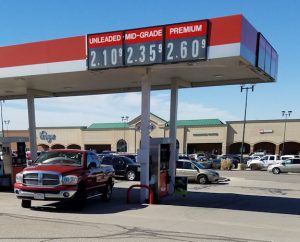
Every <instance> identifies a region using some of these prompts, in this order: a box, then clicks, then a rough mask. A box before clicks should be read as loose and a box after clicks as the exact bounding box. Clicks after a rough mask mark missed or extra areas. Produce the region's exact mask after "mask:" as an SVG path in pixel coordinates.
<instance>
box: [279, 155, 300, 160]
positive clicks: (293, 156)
mask: <svg viewBox="0 0 300 242" xmlns="http://www.w3.org/2000/svg"><path fill="white" fill-rule="evenodd" d="M292 158H300V156H299V155H282V156H280V160H287V159H292Z"/></svg>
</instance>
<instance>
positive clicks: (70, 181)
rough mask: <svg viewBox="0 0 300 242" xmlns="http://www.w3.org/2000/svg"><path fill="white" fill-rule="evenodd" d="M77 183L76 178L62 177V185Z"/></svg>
mask: <svg viewBox="0 0 300 242" xmlns="http://www.w3.org/2000/svg"><path fill="white" fill-rule="evenodd" d="M77 183H78V176H72V175H70V176H64V177H63V178H62V184H63V185H76V184H77Z"/></svg>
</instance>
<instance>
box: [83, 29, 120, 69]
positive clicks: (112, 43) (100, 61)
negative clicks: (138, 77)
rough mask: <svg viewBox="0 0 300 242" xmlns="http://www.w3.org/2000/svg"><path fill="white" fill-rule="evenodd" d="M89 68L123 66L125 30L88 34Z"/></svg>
mask: <svg viewBox="0 0 300 242" xmlns="http://www.w3.org/2000/svg"><path fill="white" fill-rule="evenodd" d="M87 38H88V68H89V69H90V70H93V69H105V68H112V67H119V66H123V48H122V45H123V32H111V33H102V34H92V35H88V37H87Z"/></svg>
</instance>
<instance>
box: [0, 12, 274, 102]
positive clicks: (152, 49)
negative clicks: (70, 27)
mask: <svg viewBox="0 0 300 242" xmlns="http://www.w3.org/2000/svg"><path fill="white" fill-rule="evenodd" d="M277 66H278V54H277V53H276V51H275V50H274V48H273V47H272V46H271V45H270V44H269V42H268V41H267V40H266V39H265V38H264V36H263V35H262V34H261V33H259V32H258V31H257V30H256V29H255V28H254V27H253V26H252V25H251V24H250V23H249V22H248V21H247V20H246V19H245V18H244V17H243V16H242V15H233V16H227V17H221V18H212V19H208V20H199V21H192V22H185V23H179V24H170V25H162V26H154V27H145V28H140V29H133V30H122V31H115V32H109V33H99V34H91V35H87V36H77V37H70V38H64V39H55V40H49V41H42V42H34V43H26V44H20V45H13V46H4V47H0V86H1V88H0V99H2V100H4V99H20V98H26V97H27V93H28V90H35V97H51V96H54V97H58V96H74V95H89V94H101V93H120V92H130V91H140V90H141V81H142V80H143V78H144V77H145V75H146V73H147V80H149V81H150V82H151V89H152V90H160V89H170V85H171V83H172V81H174V80H176V81H178V83H179V87H181V88H183V87H201V86H217V85H230V84H246V83H264V82H274V81H275V80H276V76H277Z"/></svg>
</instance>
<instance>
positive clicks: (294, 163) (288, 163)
mask: <svg viewBox="0 0 300 242" xmlns="http://www.w3.org/2000/svg"><path fill="white" fill-rule="evenodd" d="M268 171H270V172H273V174H279V173H281V172H300V158H293V159H287V160H283V161H281V162H279V163H278V164H275V165H270V166H269V167H268Z"/></svg>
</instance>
